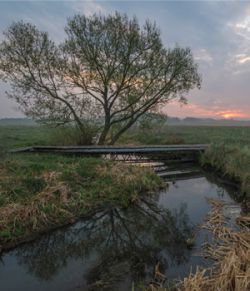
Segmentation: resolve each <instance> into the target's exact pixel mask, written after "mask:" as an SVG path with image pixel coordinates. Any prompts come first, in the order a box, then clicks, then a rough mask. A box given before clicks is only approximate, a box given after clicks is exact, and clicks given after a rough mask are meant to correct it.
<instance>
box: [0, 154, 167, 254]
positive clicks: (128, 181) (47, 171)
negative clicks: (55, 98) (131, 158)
mask: <svg viewBox="0 0 250 291" xmlns="http://www.w3.org/2000/svg"><path fill="white" fill-rule="evenodd" d="M162 183H163V182H162V180H161V179H160V178H159V177H158V176H156V175H155V173H154V172H153V171H152V170H150V169H148V168H147V169H146V168H142V167H137V166H132V165H128V164H125V163H117V162H111V161H104V160H102V159H98V158H79V157H65V156H56V155H18V156H12V157H7V158H5V159H2V161H1V163H0V193H1V196H0V250H1V251H3V250H7V249H9V248H12V247H14V246H16V245H18V244H20V243H22V242H25V241H29V240H32V239H34V238H36V237H37V236H38V235H39V234H41V233H44V232H47V231H49V230H51V229H55V228H57V227H59V226H63V225H66V224H70V223H74V222H75V221H76V220H77V219H79V218H80V217H85V216H87V215H88V214H90V213H93V212H94V211H95V210H96V209H100V208H102V207H103V208H104V207H107V208H108V207H109V206H112V205H117V206H120V207H128V206H129V205H130V204H131V203H133V202H134V201H136V200H138V199H139V198H140V196H141V194H142V193H145V192H147V193H153V192H154V191H156V190H157V189H159V188H160V187H161V185H162Z"/></svg>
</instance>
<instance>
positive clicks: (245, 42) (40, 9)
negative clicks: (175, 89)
mask: <svg viewBox="0 0 250 291" xmlns="http://www.w3.org/2000/svg"><path fill="white" fill-rule="evenodd" d="M115 11H118V12H121V13H127V14H128V15H129V16H130V17H132V16H134V15H135V16H137V18H138V20H139V22H140V23H141V24H143V23H144V21H145V20H146V19H149V20H151V21H155V22H156V24H157V25H158V27H159V28H160V30H161V35H162V40H163V43H164V45H165V46H166V47H174V46H175V45H176V44H178V45H179V46H181V47H190V48H191V49H192V52H193V55H194V59H195V61H196V62H197V63H198V65H199V71H200V73H201V75H202V87H201V89H200V90H198V89H195V90H192V91H190V92H189V93H188V95H187V96H186V97H187V99H188V104H187V105H183V106H180V104H179V103H177V102H174V101H173V102H172V103H169V104H167V105H166V106H165V107H164V108H163V111H164V112H165V113H166V114H168V115H169V116H177V117H181V118H184V117H188V116H193V117H202V118H226V119H227V118H233V119H250V0H249V1H128V0H127V1H118V0H117V1H94V0H92V1H49V0H47V1H11V0H9V1H1V0H0V41H1V40H2V39H3V34H2V32H3V31H4V30H5V29H6V28H7V27H8V26H9V25H10V24H11V23H12V22H14V21H18V20H24V21H27V22H31V23H33V24H35V25H36V26H37V27H38V28H39V29H41V30H44V31H48V32H49V35H50V37H51V38H52V39H54V40H55V41H56V42H58V43H59V42H62V41H63V40H64V37H65V33H64V27H65V25H66V23H67V19H68V18H69V17H71V16H73V15H74V14H85V15H91V14H93V13H103V14H110V13H114V12H115ZM6 90H8V85H6V84H4V83H3V82H1V81H0V118H4V117H21V116H22V113H21V112H20V111H18V108H17V107H18V106H17V104H15V103H14V101H12V100H9V99H8V98H7V96H6V94H5V91H6Z"/></svg>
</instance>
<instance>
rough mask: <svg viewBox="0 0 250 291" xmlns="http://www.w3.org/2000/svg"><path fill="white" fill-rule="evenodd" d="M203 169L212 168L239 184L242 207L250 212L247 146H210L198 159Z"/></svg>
mask: <svg viewBox="0 0 250 291" xmlns="http://www.w3.org/2000/svg"><path fill="white" fill-rule="evenodd" d="M200 163H201V165H202V166H203V167H208V166H209V167H212V169H214V170H215V171H218V172H219V173H220V175H222V176H226V177H227V178H230V179H232V180H233V181H235V182H236V183H238V184H239V188H240V192H241V193H242V194H243V195H244V200H243V207H244V208H245V210H246V211H247V212H249V211H250V149H249V147H247V146H243V147H240V146H232V145H224V144H212V145H211V146H210V147H209V148H208V149H207V150H206V151H205V153H204V154H202V156H201V158H200Z"/></svg>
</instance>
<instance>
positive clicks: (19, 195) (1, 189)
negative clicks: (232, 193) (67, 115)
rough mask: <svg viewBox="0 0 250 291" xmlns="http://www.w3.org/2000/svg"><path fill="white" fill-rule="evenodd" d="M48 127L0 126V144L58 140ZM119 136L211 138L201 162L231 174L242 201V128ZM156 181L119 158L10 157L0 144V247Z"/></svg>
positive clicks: (127, 198)
mask: <svg viewBox="0 0 250 291" xmlns="http://www.w3.org/2000/svg"><path fill="white" fill-rule="evenodd" d="M56 131H57V130H56V129H48V128H46V127H41V126H0V149H1V148H2V149H4V150H8V149H11V148H15V147H22V146H32V145H49V144H60V142H61V134H59V135H56ZM57 136H59V139H58V140H57ZM67 142H68V141H67ZM70 142H71V143H74V140H72V141H70ZM119 143H120V144H171V143H177V144H178V143H211V144H212V146H211V147H210V148H209V150H207V152H206V153H205V154H204V155H203V157H202V159H201V162H202V164H203V165H206V166H207V165H209V166H212V167H213V168H214V169H216V170H218V171H220V172H221V173H223V174H225V175H227V176H230V177H232V178H234V179H236V180H237V181H239V183H240V186H241V190H242V192H244V193H246V194H247V196H246V197H247V198H248V200H247V201H248V203H249V201H250V199H249V197H250V148H249V144H250V127H211V126H169V127H165V128H161V130H158V129H157V128H155V129H152V130H148V131H147V132H144V133H142V132H139V131H135V130H130V131H129V132H127V133H126V134H125V135H124V136H123V137H122V138H121V139H120V141H119ZM160 184H161V181H160V179H159V178H158V177H156V175H155V174H153V173H152V172H150V171H149V170H145V169H142V168H134V167H131V166H128V165H125V164H121V163H120V164H119V163H118V164H116V163H111V162H107V161H103V160H101V159H94V158H93V159H90V158H79V157H69V156H56V155H45V154H44V155H37V154H34V155H28V154H26V155H25V154H22V155H21V154H18V155H15V156H14V155H6V154H5V153H4V151H2V152H1V150H0V249H1V245H2V246H4V245H5V246H6V245H8V244H11V243H12V244H15V243H17V242H19V241H20V240H22V239H23V238H26V237H29V236H30V235H32V234H34V233H35V234H36V233H39V232H41V231H44V230H46V229H48V228H50V227H54V226H57V225H61V224H65V223H68V222H71V221H72V220H74V219H76V218H77V217H80V216H82V215H85V214H86V213H88V212H89V211H92V210H93V209H95V208H98V207H105V205H110V204H115V205H120V206H123V207H127V206H128V205H129V204H130V203H131V202H132V201H135V200H137V199H139V197H140V196H139V195H140V193H142V192H145V191H154V190H155V189H157V187H158V186H159V185H160ZM249 206H250V205H249Z"/></svg>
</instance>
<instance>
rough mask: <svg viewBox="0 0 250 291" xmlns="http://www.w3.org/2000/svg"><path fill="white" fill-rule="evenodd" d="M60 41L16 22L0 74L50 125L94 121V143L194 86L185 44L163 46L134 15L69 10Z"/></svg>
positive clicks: (30, 112) (2, 48)
mask: <svg viewBox="0 0 250 291" xmlns="http://www.w3.org/2000/svg"><path fill="white" fill-rule="evenodd" d="M65 32H66V38H65V41H64V42H63V43H61V44H56V43H55V42H54V41H52V40H51V39H50V38H49V36H48V33H46V32H43V31H40V30H38V29H37V28H36V27H35V26H34V25H32V24H30V23H25V22H23V21H19V22H16V23H13V24H12V25H11V26H10V27H9V28H8V29H7V30H6V31H5V32H4V40H3V41H2V43H1V44H0V74H1V75H0V77H1V78H2V79H3V80H4V81H6V82H9V83H10V84H11V87H12V89H11V90H10V92H8V95H9V97H10V98H14V99H15V100H16V101H17V102H18V104H19V105H20V108H21V109H22V110H23V112H24V113H25V114H26V115H27V116H30V117H32V118H34V119H35V120H40V121H42V122H47V123H52V124H58V125H60V124H67V123H72V122H73V123H74V124H76V125H77V127H78V128H79V129H80V132H81V134H85V133H86V128H87V126H88V125H89V124H93V123H95V124H97V125H98V129H99V138H98V141H97V142H98V143H99V144H104V143H109V144H113V143H115V142H116V141H117V139H118V138H119V137H120V135H121V134H122V133H124V132H125V131H126V130H127V129H128V128H130V127H131V126H132V125H133V124H134V123H135V122H136V121H137V120H138V118H140V116H142V115H143V114H144V113H146V112H153V111H156V110H157V108H159V105H160V106H161V105H164V104H166V103H168V102H169V101H170V100H172V99H175V98H176V99H177V100H179V101H180V102H185V100H186V99H185V97H184V96H185V94H186V93H187V92H188V91H189V90H191V89H193V88H195V87H198V88H199V87H200V83H201V77H200V75H199V73H198V68H197V64H195V62H194V59H193V56H192V52H191V50H190V49H189V48H180V47H178V46H176V47H174V48H165V47H164V45H163V43H162V40H161V35H160V30H159V29H158V28H157V26H156V24H155V23H151V22H149V21H146V22H145V24H144V25H143V26H140V25H139V23H138V20H137V19H136V18H135V17H134V18H132V19H129V18H128V17H127V16H126V15H123V14H119V13H115V14H113V15H108V16H102V15H92V16H88V17H87V16H85V15H75V16H74V17H72V18H71V19H69V20H68V23H67V25H66V28H65Z"/></svg>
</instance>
